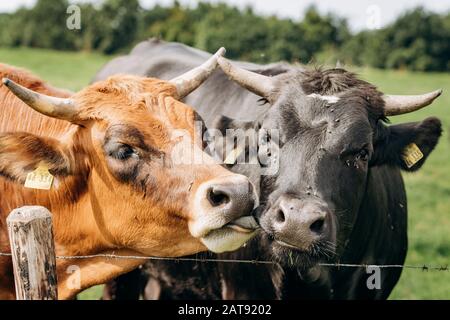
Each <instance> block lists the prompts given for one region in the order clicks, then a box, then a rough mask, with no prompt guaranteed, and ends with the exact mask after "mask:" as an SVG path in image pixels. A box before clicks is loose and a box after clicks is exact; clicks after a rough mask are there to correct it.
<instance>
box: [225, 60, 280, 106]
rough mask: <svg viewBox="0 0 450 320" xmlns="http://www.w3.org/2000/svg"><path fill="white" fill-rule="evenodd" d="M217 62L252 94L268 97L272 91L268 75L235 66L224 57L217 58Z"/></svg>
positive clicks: (230, 76) (271, 82) (231, 77)
mask: <svg viewBox="0 0 450 320" xmlns="http://www.w3.org/2000/svg"><path fill="white" fill-rule="evenodd" d="M217 62H218V63H219V66H220V68H221V69H222V70H223V72H225V73H226V74H227V75H228V77H229V78H230V79H231V80H233V81H236V82H237V83H239V84H240V85H241V86H243V87H244V88H246V89H247V90H249V91H251V92H253V93H254V94H257V95H258V96H260V97H264V98H268V97H269V95H270V93H272V92H273V91H274V85H273V81H272V79H271V78H270V77H267V76H264V75H262V74H259V73H255V72H252V71H248V70H245V69H242V68H239V67H236V66H234V65H233V64H232V63H231V62H230V61H229V60H227V59H225V58H219V59H218V60H217Z"/></svg>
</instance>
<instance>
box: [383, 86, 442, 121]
mask: <svg viewBox="0 0 450 320" xmlns="http://www.w3.org/2000/svg"><path fill="white" fill-rule="evenodd" d="M441 93H442V89H439V90H436V91H433V92H429V93H425V94H421V95H416V96H413V95H409V96H400V95H398V96H396V95H384V96H383V100H384V114H385V115H386V116H397V115H400V114H405V113H410V112H413V111H417V110H419V109H421V108H423V107H426V106H427V105H429V104H431V103H432V102H433V101H434V99H436V98H437V97H439V96H440V95H441Z"/></svg>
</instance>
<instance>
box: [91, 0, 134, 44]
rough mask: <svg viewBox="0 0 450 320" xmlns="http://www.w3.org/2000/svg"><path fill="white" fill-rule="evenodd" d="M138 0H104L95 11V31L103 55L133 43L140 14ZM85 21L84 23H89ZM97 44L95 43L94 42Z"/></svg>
mask: <svg viewBox="0 0 450 320" xmlns="http://www.w3.org/2000/svg"><path fill="white" fill-rule="evenodd" d="M140 10H141V9H140V6H139V1H138V0H106V1H104V2H103V4H102V6H101V8H100V9H99V10H97V12H96V15H95V18H94V17H93V18H94V20H96V21H95V22H94V23H95V30H96V31H97V32H98V34H99V35H100V37H99V39H97V40H98V42H99V43H98V45H97V44H96V43H95V45H94V47H98V49H99V50H101V51H102V52H104V53H113V52H116V51H118V50H120V49H123V48H124V47H125V48H127V47H128V46H129V45H130V44H131V43H133V42H134V41H135V36H136V34H137V32H138V18H139V12H140ZM91 22H92V20H87V22H86V23H91ZM96 42H97V41H96Z"/></svg>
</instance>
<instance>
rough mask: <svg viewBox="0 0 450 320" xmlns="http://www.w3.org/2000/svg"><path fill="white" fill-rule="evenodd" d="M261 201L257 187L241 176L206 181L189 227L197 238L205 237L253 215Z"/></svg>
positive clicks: (198, 190) (198, 193) (202, 186)
mask: <svg viewBox="0 0 450 320" xmlns="http://www.w3.org/2000/svg"><path fill="white" fill-rule="evenodd" d="M257 202H258V197H257V195H256V192H255V188H254V187H253V185H252V183H251V182H250V181H249V180H248V178H247V177H245V176H243V175H239V174H233V175H227V176H222V177H218V178H215V179H212V180H209V181H205V182H203V183H202V184H201V185H200V186H199V187H198V189H197V191H196V193H195V207H194V218H193V219H192V223H191V224H190V226H189V228H190V231H191V234H192V235H193V236H194V237H203V236H205V235H206V234H208V233H209V232H210V231H211V230H214V229H219V228H222V227H223V226H225V225H226V224H228V223H230V222H232V221H234V220H236V219H238V218H240V217H243V216H251V214H252V211H253V208H254V206H255V205H256V204H257Z"/></svg>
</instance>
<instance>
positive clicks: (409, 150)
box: [402, 143, 423, 168]
mask: <svg viewBox="0 0 450 320" xmlns="http://www.w3.org/2000/svg"><path fill="white" fill-rule="evenodd" d="M402 158H403V161H405V164H406V166H407V167H408V168H411V167H412V166H413V165H415V164H416V163H417V162H418V161H419V160H420V159H422V158H423V153H422V151H420V149H419V147H418V146H417V145H416V144H415V143H411V144H408V145H407V146H406V147H405V149H403V155H402Z"/></svg>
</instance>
